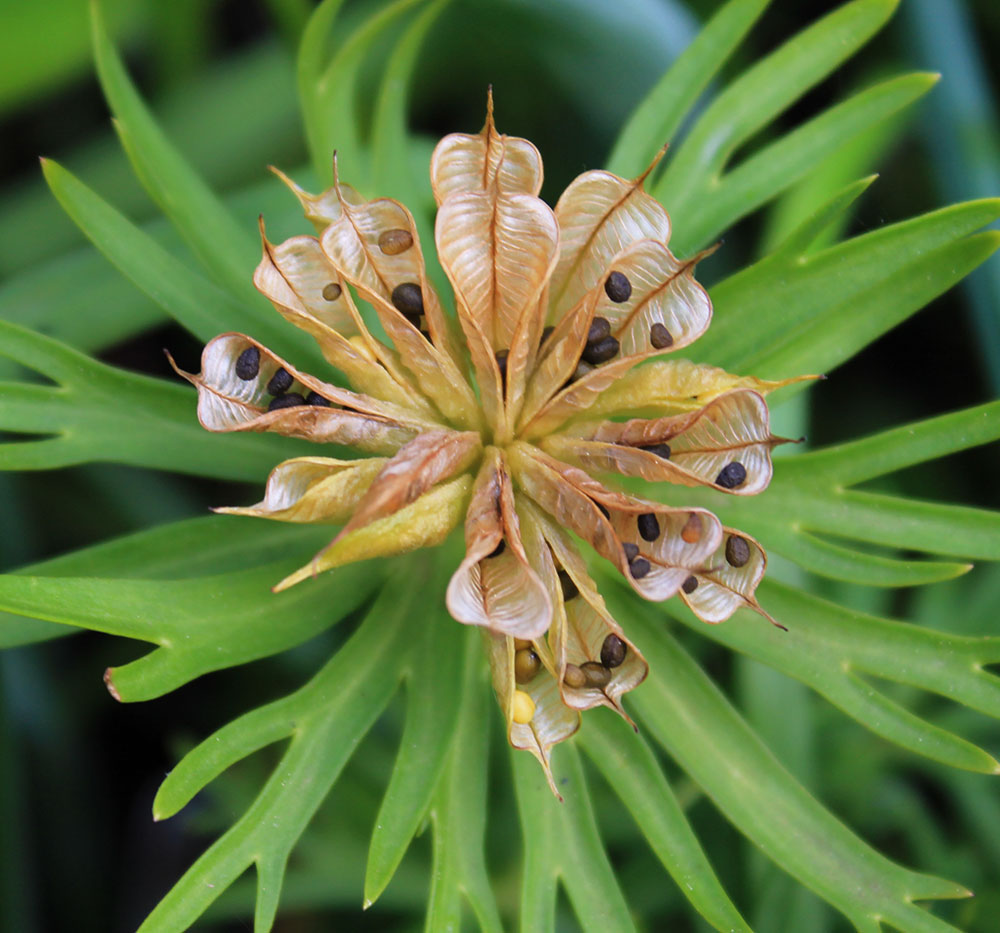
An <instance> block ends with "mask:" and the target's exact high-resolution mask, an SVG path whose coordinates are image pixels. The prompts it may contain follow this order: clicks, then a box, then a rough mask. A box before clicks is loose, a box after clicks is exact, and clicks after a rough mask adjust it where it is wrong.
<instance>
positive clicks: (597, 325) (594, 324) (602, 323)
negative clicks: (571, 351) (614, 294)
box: [587, 317, 611, 343]
mask: <svg viewBox="0 0 1000 933" xmlns="http://www.w3.org/2000/svg"><path fill="white" fill-rule="evenodd" d="M610 333H611V322H610V321H608V319H607V318H605V317H595V318H594V320H593V321H591V322H590V330H589V331H587V343H597V341H598V340H603V339H604V338H605V337H607V336H608V335H609V334H610Z"/></svg>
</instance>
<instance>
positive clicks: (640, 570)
mask: <svg viewBox="0 0 1000 933" xmlns="http://www.w3.org/2000/svg"><path fill="white" fill-rule="evenodd" d="M649 571H650V566H649V561H648V560H646V558H645V557H637V558H636V559H635V560H630V561H629V563H628V572H629V573H630V574H632V579H633V580H641V579H642V578H643V577H644V576H646V574H647V573H649Z"/></svg>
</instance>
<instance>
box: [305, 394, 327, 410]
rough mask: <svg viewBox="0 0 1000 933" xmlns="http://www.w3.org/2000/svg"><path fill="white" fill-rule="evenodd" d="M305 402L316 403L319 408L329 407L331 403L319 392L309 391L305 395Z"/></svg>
mask: <svg viewBox="0 0 1000 933" xmlns="http://www.w3.org/2000/svg"><path fill="white" fill-rule="evenodd" d="M306 404H307V405H318V406H320V407H321V408H329V407H330V404H331V403H330V400H329V399H328V398H324V397H323V396H322V395H320V394H319V392H310V393H309V394H308V395H307V396H306Z"/></svg>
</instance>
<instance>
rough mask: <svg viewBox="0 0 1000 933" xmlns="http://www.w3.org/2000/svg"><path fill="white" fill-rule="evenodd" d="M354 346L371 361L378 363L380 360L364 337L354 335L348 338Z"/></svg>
mask: <svg viewBox="0 0 1000 933" xmlns="http://www.w3.org/2000/svg"><path fill="white" fill-rule="evenodd" d="M348 340H349V342H350V344H351V346H352V347H354V349H355V350H357V351H358V353H360V354H361V355H362V356H363V357H364V358H365V359H366V360H368V362H369V363H377V362H378V360H377V359H376V358H375V354H374V353H372V348H371V347H370V346H368V343H367V341H366V340H365V338H364V337H361V336H354V337H349V338H348Z"/></svg>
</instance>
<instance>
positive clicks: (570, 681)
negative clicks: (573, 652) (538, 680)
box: [563, 664, 587, 690]
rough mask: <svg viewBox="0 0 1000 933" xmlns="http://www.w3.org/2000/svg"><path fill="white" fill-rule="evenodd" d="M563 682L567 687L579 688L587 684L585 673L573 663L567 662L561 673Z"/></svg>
mask: <svg viewBox="0 0 1000 933" xmlns="http://www.w3.org/2000/svg"><path fill="white" fill-rule="evenodd" d="M563 683H564V684H566V686H567V687H573V688H574V689H576V690H579V689H580V688H581V687H586V686H587V675H586V674H584V673H583V671H581V670H580V668H578V667H577V666H576V665H575V664H567V665H566V670H565V672H564V673H563Z"/></svg>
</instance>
